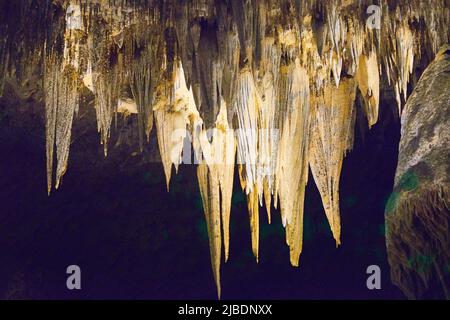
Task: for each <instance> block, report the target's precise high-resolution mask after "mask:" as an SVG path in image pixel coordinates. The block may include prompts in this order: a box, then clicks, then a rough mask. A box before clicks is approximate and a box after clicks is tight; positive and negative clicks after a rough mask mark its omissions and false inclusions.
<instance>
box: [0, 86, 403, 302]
mask: <svg viewBox="0 0 450 320" xmlns="http://www.w3.org/2000/svg"><path fill="white" fill-rule="evenodd" d="M20 90H22V91H23V90H25V92H27V91H26V89H24V88H20V89H18V88H17V86H16V85H15V84H14V83H9V85H7V86H6V89H5V91H6V93H5V94H4V97H3V98H1V100H0V150H2V156H1V157H0V170H1V172H2V174H1V175H0V195H1V196H0V197H1V203H2V210H1V213H0V234H1V237H0V246H1V248H2V253H1V258H0V260H1V262H2V263H1V265H0V298H3V299H23V298H38V299H46V298H64V299H67V298H69V299H70V298H87V299H98V298H112V299H116V298H133V299H216V298H217V297H216V289H215V285H214V281H213V275H212V270H211V265H210V256H209V249H208V235H207V229H206V224H205V220H204V214H203V209H202V202H201V198H200V193H199V190H198V185H197V183H196V182H195V181H196V170H195V166H194V165H181V167H180V170H179V173H178V174H177V175H174V178H173V179H172V181H171V186H170V192H167V191H166V186H165V180H164V172H163V170H162V164H161V163H160V162H159V160H158V157H159V152H158V148H157V141H156V135H155V133H154V132H153V133H152V139H151V141H150V143H149V144H148V145H147V146H146V149H145V150H144V152H143V154H140V153H138V152H137V151H138V144H137V143H136V141H137V139H136V137H133V135H135V134H136V131H137V130H134V128H135V126H136V119H135V118H133V117H129V118H127V119H123V118H122V117H119V118H118V120H117V124H116V126H117V127H116V129H115V130H113V132H112V139H111V146H112V147H111V148H110V152H109V155H108V157H106V158H105V157H104V155H103V147H102V146H101V145H100V144H99V143H98V139H99V137H98V133H97V130H96V126H95V121H94V120H93V119H94V109H93V108H92V107H86V104H87V105H89V103H92V101H85V103H83V104H82V107H81V109H80V113H79V115H78V116H77V118H76V119H75V121H74V128H73V142H72V147H71V154H70V159H69V167H70V170H68V172H67V174H66V175H65V177H64V179H63V184H62V186H61V188H60V189H59V190H58V191H56V192H54V193H53V194H52V195H51V196H50V197H48V196H47V190H46V175H45V130H44V119H42V115H43V113H44V112H43V108H44V106H43V104H42V103H36V101H39V98H40V97H39V96H35V95H39V93H38V91H31V93H30V94H29V95H28V97H26V98H25V99H24V97H23V96H22V97H20V93H19V94H18V91H20ZM382 98H384V100H382V101H381V102H382V103H381V106H380V119H379V121H378V123H377V124H376V125H375V126H374V127H373V128H372V129H371V130H368V128H367V123H366V122H367V120H366V119H365V118H364V116H363V114H362V109H361V105H360V103H358V104H357V110H358V111H357V112H358V114H357V120H356V128H355V146H354V148H353V151H352V152H350V153H349V154H348V155H347V157H346V159H345V161H344V164H343V169H342V177H341V182H340V186H341V190H340V199H341V215H342V226H343V229H342V245H341V246H340V247H338V248H336V247H335V241H334V240H333V237H332V236H331V231H330V227H329V225H328V222H327V220H326V217H325V215H324V214H323V206H322V202H321V199H320V195H319V193H318V190H317V189H316V186H315V184H314V180H313V179H312V177H310V178H309V182H308V185H307V191H306V197H305V222H304V223H305V230H304V247H303V248H304V249H303V252H302V255H301V257H300V266H299V267H298V268H294V267H292V266H291V265H290V263H289V248H288V247H287V246H286V245H285V235H284V229H283V226H282V224H281V219H280V215H279V212H278V211H274V210H273V208H272V210H273V212H272V224H271V225H268V224H267V216H266V211H265V209H262V210H260V219H261V231H260V237H261V240H260V241H261V243H260V262H259V263H256V261H255V259H254V257H253V255H252V252H251V243H250V233H249V229H250V227H249V220H248V219H249V218H248V213H247V205H246V200H245V196H244V194H243V193H242V190H241V189H240V188H239V187H238V185H236V184H237V183H238V178H237V177H236V178H235V187H234V191H233V192H234V193H233V199H232V212H231V222H230V223H231V225H230V259H229V261H228V262H227V263H224V264H223V267H222V288H223V294H222V299H296V298H302V299H321V298H326V299H344V298H349V299H380V298H385V299H403V298H405V297H404V295H403V294H402V293H401V291H400V290H399V289H398V288H396V287H395V286H393V285H392V284H391V282H390V275H389V265H388V263H387V257H386V247H385V227H384V208H385V205H386V201H387V199H388V197H389V195H390V193H391V191H392V187H393V180H394V174H395V168H396V163H397V153H398V142H399V138H400V121H399V119H398V116H397V115H395V110H396V106H395V100H394V99H393V97H392V96H391V95H386V96H383V97H382ZM357 101H358V99H357ZM30 111H31V112H30ZM91 113H92V114H91ZM114 144H116V145H115V146H114ZM236 174H237V171H236ZM71 264H77V265H79V266H80V267H81V270H82V290H81V291H76V290H74V291H69V290H67V288H66V278H67V275H66V268H67V266H68V265H71ZM372 264H376V265H379V266H380V268H381V272H382V289H381V290H368V289H367V287H366V279H367V277H368V275H367V274H366V268H367V266H369V265H372Z"/></svg>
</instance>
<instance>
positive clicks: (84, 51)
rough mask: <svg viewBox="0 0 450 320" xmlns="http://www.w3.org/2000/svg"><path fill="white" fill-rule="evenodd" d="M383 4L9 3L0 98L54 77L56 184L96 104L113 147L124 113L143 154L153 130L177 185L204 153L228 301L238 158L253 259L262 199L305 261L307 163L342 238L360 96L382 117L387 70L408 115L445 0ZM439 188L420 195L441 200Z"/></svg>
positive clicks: (4, 2)
mask: <svg viewBox="0 0 450 320" xmlns="http://www.w3.org/2000/svg"><path fill="white" fill-rule="evenodd" d="M377 3H378V4H373V3H372V1H349V0H333V1H318V0H305V1H288V0H265V1H257V0H246V1H240V0H229V1H226V0H218V1H217V0H192V1H172V0H164V1H163V0H160V1H156V0H147V1H145V0H95V1H91V0H89V1H88V0H52V1H32V0H20V1H9V0H1V1H0V19H1V21H2V23H1V24H0V41H1V42H0V61H1V65H0V94H1V90H2V88H3V85H4V83H5V81H9V79H12V78H14V79H17V81H18V82H19V83H24V82H26V81H28V80H27V79H36V78H37V79H41V80H42V88H41V89H42V90H43V91H44V92H45V105H46V136H47V176H48V192H49V193H50V192H51V191H52V189H53V187H55V188H58V187H59V186H60V184H61V180H62V178H63V176H64V173H65V172H66V170H67V169H68V159H69V149H70V144H71V128H72V124H73V122H74V121H77V117H78V116H79V115H78V111H79V110H80V108H85V107H86V106H87V105H88V104H87V103H86V101H87V100H89V101H93V107H94V108H95V114H96V124H97V128H98V132H99V140H100V143H102V144H103V147H104V153H105V155H107V153H108V149H109V148H111V146H110V136H111V130H113V127H112V126H113V124H115V123H117V121H118V120H117V119H118V118H119V117H130V116H131V117H137V122H138V129H137V130H138V139H139V144H140V149H141V150H142V149H143V146H144V144H145V143H146V141H148V139H149V137H150V133H151V131H152V129H153V128H154V127H155V128H156V131H157V135H158V143H159V150H160V153H161V160H162V164H163V169H164V172H165V175H166V180H167V181H166V182H167V188H168V189H169V185H170V178H171V176H172V166H174V167H175V169H176V170H177V168H178V166H179V165H180V164H181V163H182V162H186V161H184V160H185V159H192V158H194V159H195V161H194V162H197V163H199V166H198V182H199V184H200V191H201V195H202V198H203V207H204V211H205V217H206V221H207V226H208V232H209V239H210V246H211V261H212V266H213V270H214V275H215V280H216V284H217V288H218V294H219V296H220V263H221V252H222V249H221V248H222V242H223V247H224V248H225V249H224V250H225V260H226V259H227V258H228V256H229V245H228V242H229V230H228V228H229V221H230V208H231V192H232V186H233V179H232V177H233V172H234V169H235V167H236V168H237V169H238V172H239V177H240V183H241V186H242V189H243V190H245V193H246V195H247V200H248V209H249V218H250V225H251V239H252V250H253V253H254V255H255V257H256V260H258V254H259V206H262V205H263V204H264V205H265V206H266V207H267V211H268V215H269V217H268V219H269V221H270V208H271V204H272V203H273V205H274V206H275V208H280V212H281V217H282V221H283V225H284V226H285V228H286V242H287V244H288V246H289V248H290V260H291V263H292V265H294V266H297V265H298V264H299V258H300V254H301V251H302V234H303V202H304V197H305V186H306V183H307V178H308V171H309V168H311V171H312V174H313V177H314V180H315V182H316V184H317V186H318V189H319V191H320V195H321V197H322V202H323V206H324V210H325V214H326V217H327V219H328V222H329V225H330V228H331V230H332V233H333V237H334V239H335V241H336V245H339V244H340V243H341V238H340V230H341V223H340V208H339V177H340V171H341V167H342V163H343V160H344V157H345V154H346V152H348V151H349V150H350V149H351V148H352V145H353V129H354V128H353V127H354V123H355V99H356V97H357V96H358V95H360V96H361V99H362V101H363V102H364V111H365V114H366V116H367V122H368V124H369V126H372V125H374V124H375V123H376V122H377V120H378V107H379V101H380V94H382V93H380V86H381V80H380V79H381V78H383V79H386V82H387V83H388V85H390V86H392V88H393V90H394V92H395V97H396V100H397V105H398V112H399V113H401V112H402V105H403V104H404V103H405V101H406V99H407V93H408V84H409V83H410V80H411V78H412V77H413V76H414V72H415V68H418V67H420V66H421V65H422V63H423V61H430V60H431V59H432V58H431V57H433V56H434V55H435V54H436V52H437V51H438V48H439V47H440V46H441V45H442V44H445V43H448V42H449V36H450V34H449V28H448V26H449V22H450V21H449V20H450V8H449V6H448V4H447V2H446V1H445V0H434V1H432V4H430V1H422V0H414V1H410V0H408V1H407V0H399V1H390V0H389V1H388V0H380V1H378V2H377ZM423 90H425V89H423ZM411 105H413V103H410V106H411ZM211 132H212V134H211ZM430 134H431V133H430ZM187 140H189V141H190V142H191V144H192V149H191V148H188V149H186V148H185V146H186V141H187ZM441 143H443V142H442V141H441ZM186 150H188V151H186ZM192 150H193V151H192ZM191 151H192V154H191ZM401 154H402V153H401ZM414 159H415V158H414ZM235 164H236V166H235ZM444 164H445V161H444ZM405 165H406V164H405ZM408 168H409V167H408ZM399 172H400V169H399ZM399 172H398V174H399ZM440 185H441V186H442V185H445V184H444V183H442V184H440ZM431 190H436V191H433V193H432V194H429V195H425V193H423V194H422V195H421V197H423V198H426V199H432V198H433V197H435V198H436V199H438V198H439V197H442V193H439V192H438V191H437V187H436V188H433V189H430V191H431ZM447 195H448V193H447ZM433 199H434V198H433ZM430 201H431V200H430ZM405 203H406V202H405ZM407 203H408V204H409V203H415V202H414V201H412V200H408V202H407ZM427 203H431V202H427ZM430 206H431V204H430ZM430 206H428V207H427V208H430ZM397 225H398V224H397ZM447 253H448V250H447ZM394 272H395V271H394Z"/></svg>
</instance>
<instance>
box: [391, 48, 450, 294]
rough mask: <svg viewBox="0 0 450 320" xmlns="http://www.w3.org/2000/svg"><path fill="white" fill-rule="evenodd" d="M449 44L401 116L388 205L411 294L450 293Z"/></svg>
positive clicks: (395, 255)
mask: <svg viewBox="0 0 450 320" xmlns="http://www.w3.org/2000/svg"><path fill="white" fill-rule="evenodd" d="M449 84H450V47H449V46H447V47H445V48H443V49H442V50H441V51H440V52H439V53H438V54H437V56H436V59H435V60H434V61H433V62H432V63H431V65H430V66H429V67H428V68H427V69H426V70H425V71H424V73H423V74H422V77H421V78H420V80H419V82H418V83H417V86H416V87H415V89H414V91H413V93H412V94H411V96H410V97H409V99H408V102H407V103H406V105H405V108H404V110H403V114H402V138H401V140H400V150H399V159H398V166H397V172H396V176H395V187H394V192H393V193H392V195H391V197H390V200H389V202H388V205H387V208H386V228H387V233H386V246H387V250H388V258H389V263H390V265H391V274H392V280H393V282H394V283H395V284H396V285H398V286H399V287H400V288H401V289H402V290H403V292H404V293H405V294H406V295H407V296H408V297H409V298H421V297H424V296H426V295H427V294H429V292H430V291H431V292H440V293H441V296H445V297H447V298H449V297H450V295H449V290H450V288H449V283H450V282H449V279H450V278H449V266H450V250H449V248H450V226H449V221H450V207H449V203H450V189H449V188H450V170H449V159H450V147H449V146H450V131H449V128H450V107H449V103H450V90H449Z"/></svg>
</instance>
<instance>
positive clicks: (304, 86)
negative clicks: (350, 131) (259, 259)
mask: <svg viewBox="0 0 450 320" xmlns="http://www.w3.org/2000/svg"><path fill="white" fill-rule="evenodd" d="M280 81H281V89H280V96H281V98H282V99H281V100H282V101H284V104H285V105H284V106H282V108H283V109H284V110H286V113H285V115H284V120H283V122H284V126H283V128H282V132H281V139H280V142H279V148H278V157H277V159H278V161H277V171H276V185H277V194H278V197H279V201H280V210H281V218H282V222H283V225H284V226H285V227H286V242H287V244H288V245H289V247H290V256H291V263H292V265H294V266H298V261H299V256H300V253H301V250H302V233H303V232H302V230H303V199H304V195H305V187H306V183H307V180H308V160H309V155H308V154H309V140H310V138H309V135H310V106H309V104H310V97H309V78H308V74H307V73H306V70H305V69H304V68H302V67H301V66H300V61H299V59H296V60H295V62H292V63H291V64H290V65H288V66H283V67H282V70H281V80H280Z"/></svg>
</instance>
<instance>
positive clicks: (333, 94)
mask: <svg viewBox="0 0 450 320" xmlns="http://www.w3.org/2000/svg"><path fill="white" fill-rule="evenodd" d="M355 90H356V85H355V81H354V79H352V78H344V79H343V80H342V81H341V83H340V85H339V87H336V86H335V85H334V84H331V83H330V84H328V85H326V86H325V88H324V91H323V93H321V94H319V95H318V96H315V97H313V99H312V102H311V104H312V123H311V139H310V166H311V171H312V173H313V176H314V181H315V182H316V185H317V187H318V189H319V192H320V196H321V197H322V203H323V206H324V209H325V214H326V216H327V219H328V222H329V224H330V227H331V231H332V233H333V237H334V239H335V240H336V245H339V244H340V243H341V221H340V210H339V178H340V174H341V169H342V162H343V159H344V155H345V152H346V151H347V150H348V149H349V147H350V146H349V143H348V142H349V135H350V134H351V133H352V132H353V130H352V129H353V128H352V125H353V121H352V114H353V108H354V102H355Z"/></svg>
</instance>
